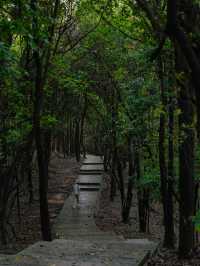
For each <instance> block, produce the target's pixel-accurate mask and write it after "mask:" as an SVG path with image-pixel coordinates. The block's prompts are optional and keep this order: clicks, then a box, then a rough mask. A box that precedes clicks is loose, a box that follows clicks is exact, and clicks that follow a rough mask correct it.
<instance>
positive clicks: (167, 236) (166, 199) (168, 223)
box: [158, 58, 174, 248]
mask: <svg viewBox="0 0 200 266" xmlns="http://www.w3.org/2000/svg"><path fill="white" fill-rule="evenodd" d="M163 67H164V66H163V62H162V59H161V58H159V61H158V75H159V79H160V90H161V103H162V105H163V108H164V109H163V111H165V113H164V112H162V113H161V114H160V129H159V165H160V180H161V196H162V204H163V214H164V228H165V232H164V242H163V245H164V247H167V248H173V247H174V229H173V203H172V193H171V187H169V183H168V181H169V180H168V173H167V166H166V158H165V155H166V149H165V126H166V118H165V116H166V103H167V101H166V96H165V87H164V76H163ZM170 126H171V125H170ZM170 130H171V128H170ZM170 141H171V138H170ZM170 145H171V143H170ZM170 148H171V146H170ZM169 152H170V154H169V155H170V156H171V155H172V154H171V152H172V150H169ZM172 156H173V155H172ZM171 159H173V158H171ZM170 166H171V165H170ZM170 170H172V169H170ZM171 185H172V183H171V182H170V186H171Z"/></svg>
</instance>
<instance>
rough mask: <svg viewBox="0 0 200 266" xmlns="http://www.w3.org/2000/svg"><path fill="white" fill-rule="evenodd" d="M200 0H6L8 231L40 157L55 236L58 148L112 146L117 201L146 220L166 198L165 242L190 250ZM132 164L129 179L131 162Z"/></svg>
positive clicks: (1, 40) (77, 150)
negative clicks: (53, 179) (51, 170)
mask: <svg viewBox="0 0 200 266" xmlns="http://www.w3.org/2000/svg"><path fill="white" fill-rule="evenodd" d="M199 14H200V2H199V1H195V0H192V1H186V0H183V1H174V0H168V1H167V0H161V1H157V0H149V1H147V0H136V1H131V0H122V1H119V0H112V1H111V0H110V1H107V0H98V1H95V0H79V1H76V0H51V1H49V0H16V1H11V0H5V1H0V121H1V124H0V240H1V242H2V243H6V242H7V241H8V236H9V230H10V226H9V223H10V222H9V221H10V217H11V216H12V209H13V208H15V207H16V206H18V207H19V203H20V202H19V194H20V192H21V191H25V192H26V193H27V195H28V202H27V204H31V202H32V200H33V197H34V195H33V190H32V170H33V168H34V167H35V165H37V169H38V179H39V192H40V216H41V231H42V237H43V239H44V240H51V228H50V223H49V213H48V201H47V192H48V164H49V159H50V156H51V152H52V151H54V150H55V149H56V150H60V151H62V152H63V153H64V154H65V156H71V155H74V156H76V159H77V161H80V160H81V157H82V156H84V155H85V153H86V152H90V153H96V154H100V155H103V156H104V166H105V170H106V171H108V172H109V173H110V176H111V191H110V200H114V199H115V194H116V191H117V190H119V191H120V195H121V214H122V219H123V221H124V223H127V222H128V221H129V214H130V209H131V204H132V198H133V193H132V191H133V189H136V190H137V194H136V195H137V200H138V213H139V225H140V226H139V227H140V231H141V232H147V231H148V230H149V214H150V210H151V204H152V202H154V201H159V202H161V203H162V206H163V224H164V236H163V244H164V246H165V247H167V248H174V247H176V243H175V239H176V237H175V235H176V233H177V232H175V219H174V216H175V215H174V212H175V208H176V209H177V206H179V207H178V215H179V222H178V249H179V255H180V256H181V257H187V256H188V255H190V253H191V251H192V250H193V249H194V247H195V245H196V244H197V243H198V230H199V227H200V212H199V173H200V167H199V166H200V161H199V159H200V148H199V133H200V54H199V50H200V36H199V32H200V29H199V25H200V24H199V23H200V16H199ZM125 165H127V166H128V168H129V179H128V186H127V187H126V186H125V182H124V175H123V169H124V167H125Z"/></svg>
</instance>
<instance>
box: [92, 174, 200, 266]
mask: <svg viewBox="0 0 200 266" xmlns="http://www.w3.org/2000/svg"><path fill="white" fill-rule="evenodd" d="M109 187H110V186H109V176H108V175H105V176H104V184H103V187H102V190H101V196H100V199H99V206H98V210H97V214H96V224H97V225H98V227H99V228H100V229H102V230H104V231H114V232H115V233H116V234H120V235H123V236H124V237H125V238H133V239H134V238H148V239H150V240H153V241H155V242H157V243H160V244H159V248H158V251H157V252H156V254H155V255H154V256H153V257H152V258H150V259H149V261H148V262H147V264H146V266H200V247H199V248H197V249H196V251H195V252H194V253H193V254H191V258H190V259H188V260H180V259H179V258H178V255H177V251H170V250H166V249H163V248H162V246H161V243H162V237H163V233H164V228H163V224H162V220H163V215H162V206H161V204H158V203H153V204H152V206H151V207H152V211H151V214H150V233H149V234H147V233H146V234H142V233H140V232H139V228H138V209H137V195H136V192H135V191H134V195H133V203H132V208H131V214H130V223H129V224H123V223H122V221H121V200H120V195H119V192H118V194H117V196H116V197H115V200H114V202H110V197H109V196H110V194H109V193H110V189H109ZM175 221H176V228H175V230H176V232H177V231H178V224H177V222H178V212H177V213H175Z"/></svg>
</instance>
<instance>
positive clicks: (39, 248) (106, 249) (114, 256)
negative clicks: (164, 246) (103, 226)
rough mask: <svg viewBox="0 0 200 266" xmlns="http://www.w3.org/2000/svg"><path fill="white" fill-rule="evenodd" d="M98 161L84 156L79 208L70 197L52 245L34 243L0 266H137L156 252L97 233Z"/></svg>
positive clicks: (141, 242)
mask: <svg viewBox="0 0 200 266" xmlns="http://www.w3.org/2000/svg"><path fill="white" fill-rule="evenodd" d="M102 172H103V164H102V161H101V158H100V157H97V156H92V155H88V156H87V159H86V160H85V161H84V163H83V165H82V167H81V169H80V175H79V177H78V180H77V182H78V183H79V186H80V206H79V208H76V209H74V208H72V207H73V203H74V196H73V195H71V196H70V197H69V198H68V199H67V200H66V202H65V204H64V207H63V209H62V211H61V212H60V214H59V216H58V218H57V220H56V223H55V225H54V227H53V236H54V238H55V240H53V241H52V242H44V241H41V242H38V243H36V244H35V245H33V246H30V247H28V248H27V249H25V250H23V251H22V252H20V253H18V254H17V255H13V256H0V266H4V265H10V266H68V265H69V266H105V265H112V266H120V265H121V266H129V265H130V266H136V265H137V266H140V265H143V264H144V262H145V260H146V259H147V257H148V256H149V255H150V254H151V252H153V251H154V250H155V248H156V245H155V243H153V242H151V241H149V240H147V239H129V240H125V239H124V238H123V237H122V236H118V235H116V234H115V233H114V232H104V231H101V230H100V229H99V228H98V227H97V226H96V224H95V220H94V212H95V209H96V205H97V204H98V194H99V190H100V188H101V182H102Z"/></svg>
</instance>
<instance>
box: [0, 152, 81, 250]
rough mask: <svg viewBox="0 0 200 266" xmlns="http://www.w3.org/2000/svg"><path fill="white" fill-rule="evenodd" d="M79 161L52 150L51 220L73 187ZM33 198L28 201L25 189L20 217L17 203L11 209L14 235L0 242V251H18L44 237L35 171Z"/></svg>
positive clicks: (50, 179)
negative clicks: (7, 240) (4, 241)
mask: <svg viewBox="0 0 200 266" xmlns="http://www.w3.org/2000/svg"><path fill="white" fill-rule="evenodd" d="M79 169H80V164H79V163H77V162H76V160H75V159H74V158H67V159H66V158H63V155H61V154H58V153H56V154H53V156H52V158H51V161H50V165H49V192H48V202H49V214H50V221H51V224H53V223H54V221H55V218H56V217H57V215H58V213H59V212H60V210H61V208H62V206H63V204H64V201H65V199H66V198H67V197H68V196H69V194H70V192H71V191H72V187H73V183H74V181H75V180H76V178H77V176H78V173H79ZM33 190H34V200H33V202H32V204H29V203H28V193H27V192H24V191H23V192H22V193H21V196H20V218H19V215H18V210H17V207H16V206H15V208H14V210H13V212H12V220H11V225H12V231H13V233H14V235H12V238H11V239H10V241H9V244H8V245H7V246H6V247H5V246H4V247H1V246H0V253H4V254H15V253H17V252H19V251H21V250H23V249H24V248H26V247H28V246H29V245H31V244H33V243H35V242H37V241H40V240H41V233H40V231H41V230H40V209H39V191H38V177H37V174H36V171H35V173H34V174H33Z"/></svg>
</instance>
